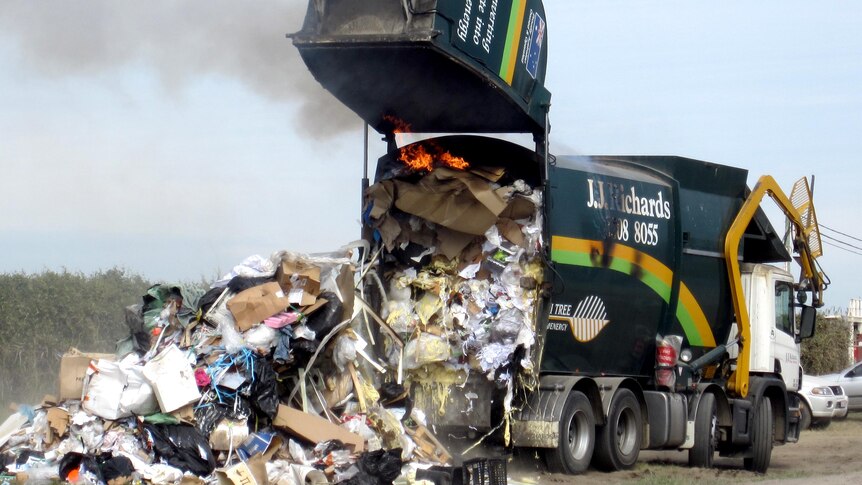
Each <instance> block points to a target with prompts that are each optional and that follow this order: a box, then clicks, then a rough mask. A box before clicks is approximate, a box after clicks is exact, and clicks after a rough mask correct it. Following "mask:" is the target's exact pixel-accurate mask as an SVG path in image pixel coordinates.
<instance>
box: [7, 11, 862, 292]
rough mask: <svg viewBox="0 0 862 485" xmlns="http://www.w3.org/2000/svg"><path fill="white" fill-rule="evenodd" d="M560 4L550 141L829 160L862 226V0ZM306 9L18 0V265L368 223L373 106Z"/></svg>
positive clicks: (145, 259) (271, 241) (821, 172)
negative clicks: (363, 214)
mask: <svg viewBox="0 0 862 485" xmlns="http://www.w3.org/2000/svg"><path fill="white" fill-rule="evenodd" d="M545 7H546V11H547V17H548V42H549V46H550V54H549V62H548V74H547V85H548V88H549V90H550V91H551V93H552V94H553V100H552V101H553V105H552V109H551V122H552V126H553V130H552V133H551V148H552V152H553V153H556V154H662V155H680V156H686V157H691V158H697V159H702V160H708V161H712V162H716V163H722V164H727V165H733V166H737V167H742V168H747V169H748V170H749V171H750V176H749V182H750V183H754V181H755V180H756V177H757V176H758V175H760V174H771V175H773V176H775V177H776V178H777V180H778V181H779V182H780V183H781V184H782V186H784V187H787V188H788V189H789V187H790V185H791V184H792V182H793V181H794V180H795V179H797V178H799V177H801V176H803V175H812V174H813V175H816V197H815V201H816V203H817V210H818V215H819V218H820V221H821V222H822V223H823V224H825V225H827V226H829V227H831V228H833V229H837V230H839V231H842V232H845V233H847V234H850V235H852V236H855V237H860V238H862V227H860V224H859V222H860V217H859V212H860V206H862V204H860V202H862V200H860V197H862V196H860V192H862V191H860V190H859V178H860V168H859V166H858V165H859V163H858V159H859V156H860V154H862V137H860V133H862V90H860V86H862V35H859V31H860V28H862V3H859V2H852V1H824V2H807V1H806V2H804V1H761V2H742V1H726V2H706V1H668V0H664V1H646V0H644V1H626V2H622V1H609V0H602V1H571V0H546V1H545ZM304 9H305V2H302V1H300V0H292V1H286V2H284V1H283V2H268V3H255V4H249V3H241V2H231V1H228V0H214V1H207V2H204V1H188V2H182V3H177V2H170V1H166V0H157V1H153V2H146V3H145V4H134V5H126V4H119V3H117V2H109V1H106V0H102V1H94V2H89V3H88V4H87V9H86V10H82V9H81V6H80V5H78V4H74V5H73V4H71V3H69V2H62V1H47V2H27V1H21V0H11V1H8V2H4V3H3V5H0V108H2V109H0V167H2V169H3V175H2V177H0V194H2V196H0V211H2V213H3V214H4V217H3V218H2V219H0V231H2V234H3V237H2V238H0V271H20V270H23V271H28V272H36V271H40V270H42V269H46V268H49V269H59V268H62V267H65V268H68V269H70V270H75V271H84V272H91V271H94V270H98V269H104V268H110V267H113V266H121V267H125V268H128V269H130V270H132V271H135V272H138V273H141V274H143V275H145V276H147V277H149V278H152V279H156V280H197V279H199V278H200V277H212V276H215V275H216V274H217V273H219V272H222V271H225V270H227V269H228V268H230V267H231V266H233V265H234V264H236V263H238V262H239V261H240V260H242V259H243V258H245V257H246V256H248V255H250V254H255V253H260V254H264V255H267V254H269V253H271V252H273V251H276V250H279V249H290V250H297V251H307V252H310V251H324V250H329V249H334V248H336V247H338V246H340V245H342V244H344V243H347V242H349V241H351V240H353V239H355V238H357V237H358V235H359V223H358V212H359V201H360V194H359V187H360V186H359V183H360V180H359V179H360V177H361V168H362V124H361V121H360V120H359V119H358V118H357V117H356V116H355V115H353V114H352V113H349V112H347V111H346V110H344V109H343V108H341V107H340V106H338V104H337V103H335V102H334V101H333V100H332V99H331V97H330V96H329V95H328V94H327V93H326V92H325V91H323V90H322V89H321V88H320V87H319V86H318V85H317V84H316V83H315V81H314V80H313V79H312V78H311V76H310V75H309V74H308V73H307V71H305V69H304V66H303V65H302V64H301V63H300V62H299V60H298V57H297V55H296V52H295V49H294V48H293V46H292V45H291V43H290V41H289V40H287V39H285V37H284V34H285V33H287V32H292V31H295V30H298V28H299V26H300V23H301V21H302V15H304ZM373 138H374V144H373V145H372V150H373V153H378V154H379V153H380V152H381V151H382V150H383V146H382V144H381V143H379V142H377V141H376V140H377V138H378V137H373ZM772 213H774V211H773V212H772ZM774 224H775V225H776V226H778V227H782V226H783V223H782V222H781V221H779V220H775V219H774ZM824 233H826V234H829V235H832V236H834V237H838V238H840V239H843V240H846V241H848V242H850V243H852V244H854V245H857V246H860V247H862V242H860V241H855V240H852V239H849V238H847V237H845V236H840V235H838V234H836V233H834V232H828V231H824ZM825 250H826V255H825V256H824V258H823V259H822V263H823V266H824V268H825V269H826V270H827V272H828V273H829V275H830V276H831V278H832V280H833V286H832V287H831V288H830V291H829V292H828V293H827V294H826V300H827V305H828V306H833V305H835V306H846V305H847V301H848V299H849V298H851V297H854V296H860V295H862V287H860V286H862V279H861V278H860V277H859V276H858V275H859V274H860V270H862V264H860V263H862V255H856V254H851V253H849V252H846V251H842V250H840V249H836V248H833V247H831V246H826V248H825ZM854 251H856V252H859V253H862V250H854Z"/></svg>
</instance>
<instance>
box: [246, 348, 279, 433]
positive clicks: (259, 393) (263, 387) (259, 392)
mask: <svg viewBox="0 0 862 485" xmlns="http://www.w3.org/2000/svg"><path fill="white" fill-rule="evenodd" d="M253 362H254V364H253V366H252V367H253V370H254V372H253V374H254V380H253V382H252V384H251V389H250V393H251V399H250V401H251V404H252V408H253V409H254V410H255V411H258V412H259V413H263V414H264V415H265V416H267V417H268V418H269V419H272V418H274V417H275V414H276V412H278V404H279V401H278V392H277V389H276V378H277V376H276V374H275V371H274V370H273V369H272V365H271V364H270V363H269V362H267V361H266V360H265V359H262V358H255V359H254V361H253Z"/></svg>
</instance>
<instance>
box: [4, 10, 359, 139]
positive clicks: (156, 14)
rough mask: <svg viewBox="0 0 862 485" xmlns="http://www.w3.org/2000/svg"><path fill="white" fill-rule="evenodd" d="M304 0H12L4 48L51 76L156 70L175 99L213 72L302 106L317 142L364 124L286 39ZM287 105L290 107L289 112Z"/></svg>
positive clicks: (299, 122) (302, 118)
mask: <svg viewBox="0 0 862 485" xmlns="http://www.w3.org/2000/svg"><path fill="white" fill-rule="evenodd" d="M305 10H306V3H305V2H304V1H302V0H280V1H269V2H249V1H239V0H182V1H176V0H149V1H146V2H118V1H112V0H91V1H88V2H70V1H67V0H43V1H38V2H34V1H31V0H5V1H3V2H0V47H2V44H11V45H12V46H13V51H12V52H13V53H14V54H16V55H17V58H18V61H19V62H20V63H21V64H22V65H23V66H25V67H27V68H29V69H31V70H32V71H33V72H35V73H38V74H40V75H43V76H46V77H52V78H60V77H66V76H79V77H85V76H91V75H98V74H103V73H105V72H107V71H111V70H116V69H122V68H125V67H129V66H135V67H139V66H142V67H146V68H150V69H152V70H153V71H154V72H155V73H156V74H157V76H158V78H159V79H160V81H161V83H162V85H163V86H164V89H165V90H166V91H168V92H171V93H175V92H181V91H182V89H183V88H184V87H185V86H186V85H187V84H188V83H189V82H190V81H192V80H194V79H195V78H200V77H201V76H206V75H216V76H224V77H226V78H229V79H233V80H235V81H237V82H239V83H241V84H242V85H244V86H246V87H247V88H248V89H250V90H252V91H253V92H255V93H257V94H258V95H260V96H263V97H266V98H268V99H271V100H273V101H276V102H280V103H284V104H285V105H294V106H292V107H291V108H292V109H296V110H297V114H298V118H297V119H296V123H295V124H296V126H297V128H299V129H300V130H302V131H304V132H307V134H311V135H322V134H334V133H337V132H340V131H342V130H344V129H346V128H348V127H355V126H357V118H356V116H355V115H354V114H353V113H351V112H350V111H349V110H348V109H347V108H345V107H343V106H342V105H341V104H340V103H339V102H338V101H337V100H336V99H335V98H334V97H333V96H332V95H330V94H329V93H328V92H326V91H324V90H323V88H322V87H321V86H320V85H319V84H318V83H317V82H316V81H315V80H314V78H313V77H312V76H311V74H310V73H309V72H308V70H307V69H306V67H305V64H304V63H303V62H302V59H301V58H300V56H299V54H298V52H297V50H296V49H295V48H294V47H293V45H292V43H291V41H290V40H289V39H287V38H286V37H285V34H287V33H290V32H295V31H298V30H299V29H300V27H301V26H302V20H303V18H304V16H305ZM286 108H287V106H286Z"/></svg>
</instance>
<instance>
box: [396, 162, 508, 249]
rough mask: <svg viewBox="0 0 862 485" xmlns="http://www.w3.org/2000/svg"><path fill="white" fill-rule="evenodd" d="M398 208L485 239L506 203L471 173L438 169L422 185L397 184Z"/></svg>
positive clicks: (397, 181)
mask: <svg viewBox="0 0 862 485" xmlns="http://www.w3.org/2000/svg"><path fill="white" fill-rule="evenodd" d="M394 182H395V186H396V189H397V196H396V200H395V206H396V207H397V208H399V209H401V210H402V211H404V212H407V213H408V214H413V215H415V216H419V217H422V218H424V219H427V220H429V221H431V222H434V223H437V224H440V225H442V226H445V227H448V228H449V229H454V230H456V231H460V232H466V233H467V234H473V235H475V236H481V235H483V234H485V231H487V230H488V228H490V227H491V226H493V225H494V223H495V222H497V216H498V215H499V214H500V213H501V212H503V210H504V209H505V208H506V201H505V200H504V199H503V197H501V196H500V193H498V192H495V191H494V190H492V189H491V186H490V184H489V183H488V182H487V181H485V180H482V179H481V178H479V177H477V176H475V175H473V174H471V173H468V172H458V171H455V170H449V169H446V168H438V169H436V170H434V171H433V172H431V173H429V174H428V175H426V176H425V177H423V178H422V180H420V181H419V183H418V184H415V185H414V184H411V183H408V182H404V181H400V180H396V181H394Z"/></svg>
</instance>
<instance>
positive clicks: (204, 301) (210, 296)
mask: <svg viewBox="0 0 862 485" xmlns="http://www.w3.org/2000/svg"><path fill="white" fill-rule="evenodd" d="M225 290H226V288H225V287H223V286H219V287H216V288H210V289H209V290H207V292H206V293H204V295H203V296H202V297H201V299H200V300H198V310H200V312H201V315H206V314H207V312H208V311H210V308H212V306H213V305H214V304H215V302H217V301H218V299H219V298H220V297H221V295H222V293H224V292H225ZM228 291H229V290H228Z"/></svg>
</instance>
